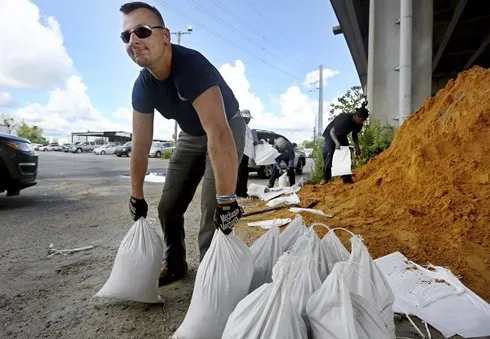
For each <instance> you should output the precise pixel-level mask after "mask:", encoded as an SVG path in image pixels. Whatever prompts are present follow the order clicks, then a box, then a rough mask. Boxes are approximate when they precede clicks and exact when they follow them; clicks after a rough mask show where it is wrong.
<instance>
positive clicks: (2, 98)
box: [0, 92, 14, 107]
mask: <svg viewBox="0 0 490 339" xmlns="http://www.w3.org/2000/svg"><path fill="white" fill-rule="evenodd" d="M13 105H14V99H13V98H12V94H10V93H8V92H0V107H10V106H13Z"/></svg>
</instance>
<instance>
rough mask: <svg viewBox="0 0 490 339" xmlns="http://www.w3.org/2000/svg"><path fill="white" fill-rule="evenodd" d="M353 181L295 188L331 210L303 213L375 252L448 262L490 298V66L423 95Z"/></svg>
mask: <svg viewBox="0 0 490 339" xmlns="http://www.w3.org/2000/svg"><path fill="white" fill-rule="evenodd" d="M355 181H356V183H355V184H353V185H344V184H342V183H341V182H339V181H338V180H336V181H334V182H333V183H331V184H328V185H324V186H305V187H303V188H302V190H301V191H300V193H299V195H300V198H301V200H302V204H303V205H307V204H308V203H309V202H310V201H313V200H318V201H319V203H318V204H317V205H316V206H315V208H318V209H321V210H323V211H324V212H326V213H332V214H334V215H335V216H334V218H333V219H325V218H322V217H319V216H315V215H312V214H303V217H304V218H305V220H306V221H307V222H312V221H324V222H326V223H327V224H328V225H329V226H333V227H345V228H348V229H350V230H351V231H354V232H356V233H359V234H361V235H362V237H363V238H364V239H365V242H366V245H367V246H368V249H369V251H370V253H371V254H372V256H373V257H374V258H376V257H380V256H383V255H386V254H389V253H391V252H394V251H400V252H402V253H403V254H404V255H406V256H407V257H408V258H409V259H411V260H414V261H415V262H417V263H419V264H427V263H431V264H434V265H441V266H446V267H448V268H450V269H451V270H452V271H453V273H454V274H456V275H460V276H461V279H462V282H463V283H464V284H465V285H466V286H468V287H469V288H470V289H472V290H473V291H474V292H475V293H477V294H478V295H480V296H481V297H483V298H484V299H486V300H487V301H490V70H488V69H484V68H480V67H474V68H472V69H471V70H468V71H465V72H462V73H461V74H460V75H459V76H458V77H457V79H455V80H451V81H450V82H449V83H448V84H447V85H446V87H445V88H444V89H443V90H440V91H439V92H438V93H437V95H436V96H435V97H433V98H430V99H428V100H426V102H425V103H424V105H423V106H422V107H421V108H420V109H419V110H418V111H417V112H416V113H415V114H413V115H412V116H411V117H410V118H409V119H408V120H407V121H406V122H405V123H404V124H403V125H402V126H401V127H400V128H399V129H398V131H397V133H396V136H395V139H394V140H393V143H392V145H391V146H390V148H389V149H387V150H386V151H385V152H383V153H381V154H380V155H379V156H378V157H377V158H375V159H373V160H372V161H370V162H369V163H368V164H367V165H366V166H364V167H363V168H361V169H359V170H358V171H357V172H356V173H355ZM286 216H287V217H292V216H293V215H292V214H291V213H289V212H287V210H283V211H277V212H274V213H267V214H262V215H257V216H254V217H250V218H249V219H248V220H261V219H269V218H273V217H286ZM318 233H319V235H320V236H323V230H318ZM343 240H345V239H343Z"/></svg>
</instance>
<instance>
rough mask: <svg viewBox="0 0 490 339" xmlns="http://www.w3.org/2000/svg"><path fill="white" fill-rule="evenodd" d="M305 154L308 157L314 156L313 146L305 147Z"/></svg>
mask: <svg viewBox="0 0 490 339" xmlns="http://www.w3.org/2000/svg"><path fill="white" fill-rule="evenodd" d="M303 151H304V152H305V155H306V157H307V158H311V157H312V156H313V148H303Z"/></svg>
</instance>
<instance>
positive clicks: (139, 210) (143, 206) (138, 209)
mask: <svg viewBox="0 0 490 339" xmlns="http://www.w3.org/2000/svg"><path fill="white" fill-rule="evenodd" d="M129 212H131V216H132V217H133V220H134V221H136V220H138V219H139V218H141V217H143V218H146V215H147V214H148V204H147V203H146V201H145V199H144V198H143V199H136V198H134V197H131V198H130V199H129Z"/></svg>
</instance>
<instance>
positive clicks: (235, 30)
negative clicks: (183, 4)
mask: <svg viewBox="0 0 490 339" xmlns="http://www.w3.org/2000/svg"><path fill="white" fill-rule="evenodd" d="M186 1H187V2H188V3H190V4H192V5H193V6H194V7H195V8H197V9H199V10H201V11H203V12H205V13H206V14H207V15H208V16H210V17H212V18H214V19H215V20H217V21H219V22H220V23H221V24H223V26H225V27H226V28H228V29H229V30H230V31H232V32H234V33H235V34H237V35H238V36H240V37H242V38H244V39H246V40H247V41H249V42H250V43H252V44H254V45H255V46H257V47H258V48H260V49H261V50H262V51H264V52H266V51H268V52H269V53H273V54H275V55H276V56H277V57H278V58H283V57H284V55H285V54H284V53H277V52H275V51H272V50H270V49H269V48H267V47H265V46H264V45H262V44H260V43H258V42H256V41H255V40H253V39H252V38H250V37H249V36H246V35H245V34H243V32H241V31H240V30H238V29H236V28H235V27H233V26H231V25H230V24H229V23H228V22H226V21H225V20H223V19H222V18H220V17H219V16H217V15H216V14H214V13H213V12H212V11H210V10H209V9H207V8H205V7H204V6H202V5H201V4H199V3H198V2H196V1H195V0H186Z"/></svg>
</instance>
